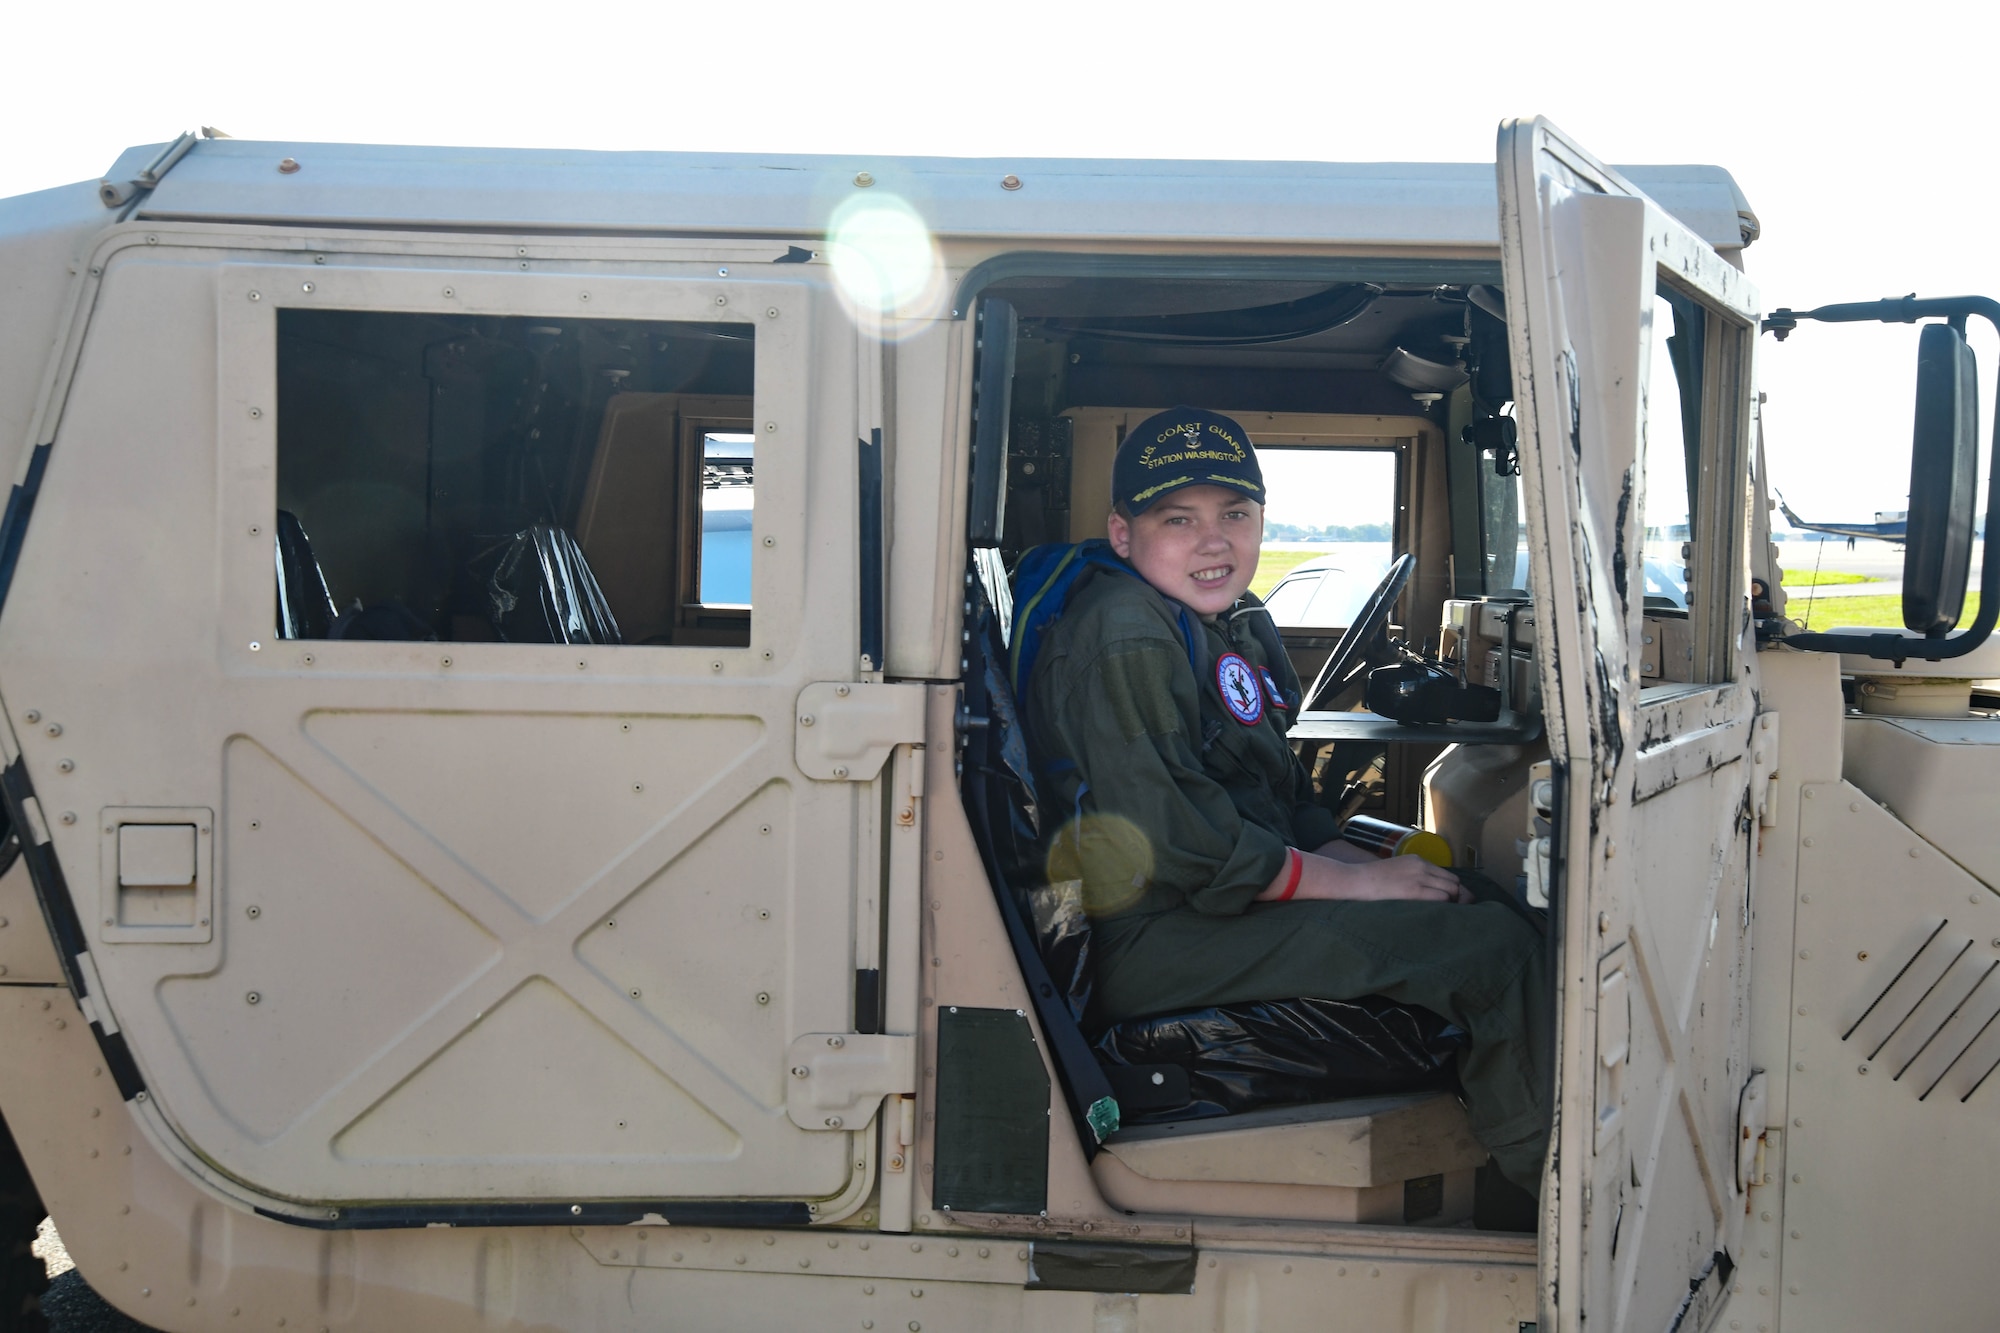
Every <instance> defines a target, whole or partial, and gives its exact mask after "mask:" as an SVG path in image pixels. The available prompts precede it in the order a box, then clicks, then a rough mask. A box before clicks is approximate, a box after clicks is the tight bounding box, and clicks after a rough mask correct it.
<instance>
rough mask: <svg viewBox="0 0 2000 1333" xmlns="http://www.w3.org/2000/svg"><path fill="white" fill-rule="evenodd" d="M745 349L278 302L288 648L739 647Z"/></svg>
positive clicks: (665, 335)
mask: <svg viewBox="0 0 2000 1333" xmlns="http://www.w3.org/2000/svg"><path fill="white" fill-rule="evenodd" d="M754 338H755V332H754V328H753V326H750V325H748V324H733V323H713V324H710V323H692V322H668V321H639V320H562V321H556V320H549V319H541V318H535V317H527V316H501V317H470V316H439V315H427V314H414V313H403V312H377V311H317V310H312V311H308V310H284V311H280V312H279V316H278V423H277V427H278V450H277V455H278V456H277V492H278V494H277V509H278V515H277V518H276V530H277V534H278V537H277V545H278V551H277V563H278V569H277V575H278V584H279V596H278V612H279V626H278V631H279V636H280V637H283V638H347V639H378V640H380V639H397V640H436V641H440V642H482V641H484V642H490V641H510V642H527V643H595V644H676V643H700V644H710V645H716V646H747V645H748V643H749V631H750V612H751V605H750V604H751V601H752V596H751V579H750V552H751V549H752V543H751V541H750V523H751V516H752V514H753V512H754V511H753V508H752V497H753V496H754V493H755V488H754V485H753V484H752V480H753V476H754V472H753V467H754V444H753V440H752V437H751V435H750V427H751V422H752V420H753V419H754V408H753V397H752V393H753V384H754V368H755V342H754ZM711 496H713V497H714V499H713V500H711V499H710V498H709V497H711Z"/></svg>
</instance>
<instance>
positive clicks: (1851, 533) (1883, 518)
mask: <svg viewBox="0 0 2000 1333" xmlns="http://www.w3.org/2000/svg"><path fill="white" fill-rule="evenodd" d="M1778 508H1779V509H1780V510H1781V511H1783V513H1784V515H1785V521H1786V522H1788V523H1790V524H1791V525H1792V526H1793V527H1795V528H1803V529H1805V530H1806V531H1807V532H1828V533H1832V534H1833V535H1834V536H1836V537H1873V538H1874V539H1875V540H1877V541H1884V542H1894V543H1895V544H1896V545H1898V546H1901V545H1902V544H1903V543H1904V542H1905V541H1907V540H1909V534H1908V532H1907V531H1906V528H1907V527H1908V520H1909V512H1908V511H1907V510H1903V509H1889V510H1882V509H1878V510H1876V511H1875V521H1874V522H1873V523H1808V522H1806V520H1804V519H1802V518H1800V517H1799V516H1798V515H1797V514H1794V513H1793V512H1792V507H1791V506H1790V505H1788V504H1786V503H1785V497H1784V495H1783V494H1782V493H1780V494H1779V496H1778Z"/></svg>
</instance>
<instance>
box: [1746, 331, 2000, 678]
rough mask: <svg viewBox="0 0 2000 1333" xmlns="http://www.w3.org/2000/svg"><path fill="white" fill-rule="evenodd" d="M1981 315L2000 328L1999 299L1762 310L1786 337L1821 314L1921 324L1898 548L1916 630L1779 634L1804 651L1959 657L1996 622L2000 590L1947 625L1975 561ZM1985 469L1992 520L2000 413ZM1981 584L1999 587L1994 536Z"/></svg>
mask: <svg viewBox="0 0 2000 1333" xmlns="http://www.w3.org/2000/svg"><path fill="white" fill-rule="evenodd" d="M1971 315H1977V316H1979V317H1980V318H1981V319H1983V320H1985V321H1986V322H1987V323H1988V324H1990V325H1992V326H1993V328H1994V330H1995V331H1996V332H2000V301H1994V300H1992V299H1990V298H1988V297H1984V296H1947V297H1940V298H1933V299H1929V300H1921V299H1919V298H1917V297H1915V296H1905V297H1902V298H1900V299H1896V300H1889V301H1855V302H1851V303H1848V304H1843V305H1823V306H1820V307H1818V308H1817V309H1814V310H1790V309H1781V310H1774V311H1772V312H1771V313H1770V314H1769V315H1768V316H1767V317H1766V318H1765V320H1764V331H1765V332H1766V333H1772V334H1775V335H1777V338H1778V341H1779V342H1783V341H1784V340H1785V339H1786V338H1787V337H1789V336H1790V335H1791V334H1793V333H1794V332H1796V331H1797V330H1798V327H1799V325H1800V323H1801V322H1803V321H1806V320H1814V321H1818V322H1821V323H1827V324H1867V323H1880V324H1915V323H1917V322H1918V321H1919V320H1925V319H1942V320H1945V321H1946V322H1945V323H1943V324H1929V325H1925V327H1924V328H1923V330H1922V332H1921V333H1920V334H1919V342H1918V344H1917V424H1916V435H1915V437H1914V439H1913V442H1912V443H1913V447H1912V449H1911V453H1910V509H1909V515H1908V519H1907V524H1908V525H1907V527H1906V528H1905V529H1904V532H1905V535H1906V539H1907V540H1906V546H1905V549H1904V554H1903V622H1904V623H1905V624H1906V625H1908V626H1909V628H1910V629H1911V630H1913V631H1914V632H1916V633H1917V634H1920V635H1922V636H1923V637H1922V638H1920V639H1911V638H1908V637H1906V636H1905V635H1903V634H1901V633H1895V634H1823V633H1814V632H1807V633H1804V634H1788V635H1786V636H1785V640H1784V641H1785V643H1787V644H1789V645H1790V646H1791V647H1793V648H1799V649H1803V650H1804V651H1806V652H1809V653H1849V654H1853V655H1855V656H1857V657H1872V658H1875V659H1877V660H1879V661H1884V662H1897V663H1901V662H1904V661H1906V660H1908V659H1909V658H1912V657H1920V658H1922V659H1924V660H1925V661H1927V662H1943V661H1948V660H1949V659H1951V658H1955V657H1964V656H1965V655H1966V654H1967V653H1970V652H1972V651H1973V650H1974V649H1975V648H1978V647H1979V646H1980V645H1981V644H1983V643H1985V642H1986V640H1987V638H1988V637H1989V636H1990V635H1991V634H1992V633H1993V630H1994V627H1995V625H1996V624H2000V596H1995V595H1993V593H1992V592H1990V591H1989V592H1988V593H1987V594H1986V595H1984V596H1982V597H1981V598H1980V599H1979V614H1978V615H1976V616H1974V617H1973V618H1972V623H1971V624H1970V625H1968V626H1966V627H1965V629H1963V630H1962V631H1960V632H1959V633H1957V634H1953V633H1952V632H1951V630H1952V627H1953V626H1955V625H1956V624H1958V617H1959V615H1960V613H1961V612H1963V611H1964V610H1965V585H1966V580H1967V575H1968V574H1969V573H1970V571H1971V566H1972V516H1973V493H1974V491H1975V490H1976V489H1977V487H1978V480H1979V479H1978V476H1977V473H1976V468H1977V465H1978V442H1977V432H1978V427H1979V371H1978V367H1977V365H1976V364H1975V363H1974V361H1973V358H1972V350H1971V349H1970V348H1969V347H1967V346H1966V345H1965V321H1966V319H1967V317H1968V316H1971ZM1993 442H1994V449H1993V456H1992V461H1991V463H1990V464H1989V466H1990V468H1991V473H1990V474H1989V476H1988V478H1987V487H1986V489H1987V514H1986V528H1987V532H1988V534H1989V535H1992V533H1993V529H1994V519H1995V517H1996V512H1995V509H1994V503H1995V501H2000V421H1995V423H1994V441H1993ZM1979 580H1980V586H1981V587H1983V588H1987V589H1989V590H1991V589H2000V542H1994V541H1989V542H1987V543H1986V555H1985V558H1984V560H1983V561H1982V562H1981V565H1980V571H1979Z"/></svg>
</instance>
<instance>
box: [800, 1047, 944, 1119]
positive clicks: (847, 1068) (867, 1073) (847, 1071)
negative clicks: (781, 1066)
mask: <svg viewBox="0 0 2000 1333" xmlns="http://www.w3.org/2000/svg"><path fill="white" fill-rule="evenodd" d="M785 1055H786V1063H787V1064H788V1065H790V1067H791V1068H790V1072H789V1073H788V1074H787V1075H786V1077H785V1114H786V1115H788V1116H790V1117H791V1118H792V1123H793V1124H795V1125H797V1126H798V1127H799V1128H800V1129H821V1130H824V1129H862V1128H864V1127H866V1126H867V1124H868V1123H869V1122H870V1121H871V1120H873V1119H874V1118H875V1108H876V1107H877V1106H879V1105H881V1102H882V1099H883V1098H884V1097H888V1096H891V1095H906V1094H912V1093H914V1092H915V1091H916V1086H917V1080H916V1069H917V1039H916V1038H915V1037H912V1036H908V1035H900V1036H899V1035H893V1034H889V1033H863V1032H809V1033H807V1034H806V1035H805V1036H803V1037H800V1038H799V1039H798V1040H797V1041H794V1042H793V1043H792V1045H791V1049H790V1050H788V1051H787V1052H786V1053H785Z"/></svg>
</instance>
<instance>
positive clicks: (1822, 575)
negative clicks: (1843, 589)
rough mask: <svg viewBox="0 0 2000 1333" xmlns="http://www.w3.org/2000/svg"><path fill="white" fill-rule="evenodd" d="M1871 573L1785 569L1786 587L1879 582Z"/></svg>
mask: <svg viewBox="0 0 2000 1333" xmlns="http://www.w3.org/2000/svg"><path fill="white" fill-rule="evenodd" d="M1881 581H1882V580H1881V579H1878V578H1876V577H1875V576H1874V575H1873V574H1843V573H1840V572H1838V571H1836V570H1831V569H1823V570H1820V571H1818V572H1814V571H1813V570H1810V569H1788V570H1786V571H1785V586H1786V587H1787V588H1829V587H1832V586H1834V585H1835V584H1840V583H1880V582H1881Z"/></svg>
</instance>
